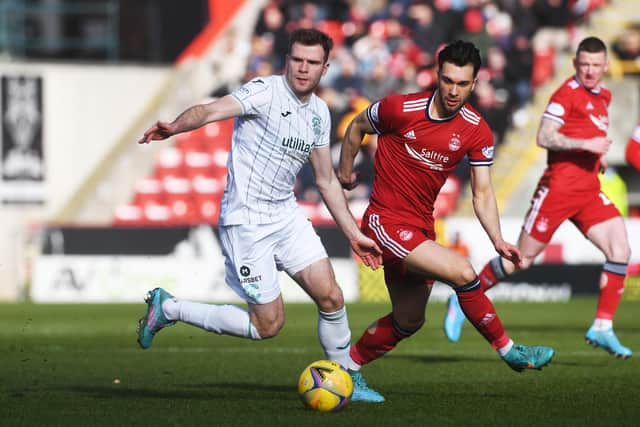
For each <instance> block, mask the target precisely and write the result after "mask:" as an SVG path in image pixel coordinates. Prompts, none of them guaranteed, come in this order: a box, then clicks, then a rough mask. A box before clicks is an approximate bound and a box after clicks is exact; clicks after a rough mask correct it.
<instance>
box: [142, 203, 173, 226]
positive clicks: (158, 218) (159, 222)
mask: <svg viewBox="0 0 640 427" xmlns="http://www.w3.org/2000/svg"><path fill="white" fill-rule="evenodd" d="M171 216H172V215H171V209H170V208H169V206H167V205H161V204H153V203H150V204H147V205H146V206H144V208H143V219H144V225H153V226H168V225H171Z"/></svg>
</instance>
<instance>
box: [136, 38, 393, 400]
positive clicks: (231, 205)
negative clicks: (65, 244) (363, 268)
mask: <svg viewBox="0 0 640 427" xmlns="http://www.w3.org/2000/svg"><path fill="white" fill-rule="evenodd" d="M332 47H333V41H332V40H331V38H329V37H328V36H327V35H326V34H324V33H322V32H320V31H317V30H311V29H302V30H296V31H294V32H293V33H292V34H291V38H290V41H289V51H288V54H287V58H286V66H285V74H284V75H274V76H269V77H259V78H255V79H253V80H251V81H250V82H248V83H246V84H244V85H243V86H241V87H240V88H238V89H237V90H235V91H234V92H232V93H231V94H229V95H227V96H224V97H222V98H220V99H218V100H216V101H213V102H211V103H208V104H204V105H196V106H193V107H191V108H189V109H187V110H186V111H184V112H183V113H182V114H180V115H179V116H178V117H177V118H176V119H175V120H174V121H173V122H171V123H167V122H161V121H159V122H157V123H156V124H154V125H153V126H151V127H150V128H149V129H148V130H147V131H146V132H145V133H144V135H143V137H142V138H141V139H140V140H139V141H138V143H140V144H146V143H149V142H151V141H153V140H161V139H165V138H168V137H170V136H172V135H175V134H177V133H181V132H186V131H190V130H193V129H195V128H198V127H200V126H203V125H205V124H207V123H210V122H215V121H218V120H224V119H228V118H230V117H236V122H235V126H234V130H233V139H232V149H231V154H230V156H229V159H228V161H227V167H228V176H227V186H226V188H225V191H224V195H223V197H222V205H221V212H220V221H219V224H220V228H219V233H220V240H221V244H222V249H223V253H224V257H225V267H226V277H225V279H226V282H227V284H228V285H229V286H230V287H231V288H232V289H233V290H234V291H235V292H236V293H237V294H238V295H239V296H240V297H242V298H243V299H244V300H245V301H246V302H247V305H248V310H244V309H242V308H240V307H237V306H234V305H213V304H202V303H197V302H191V301H183V300H179V299H176V298H174V297H173V296H172V295H170V294H169V293H168V292H166V291H165V290H164V289H161V288H156V289H153V290H152V291H150V292H149V293H148V294H147V297H146V301H147V304H148V308H147V312H146V314H145V316H144V317H143V318H142V319H140V323H139V330H138V343H139V344H140V346H141V347H142V348H149V347H150V346H151V343H152V340H153V337H154V335H155V334H156V333H157V332H158V331H159V330H160V329H162V328H163V327H165V326H170V325H173V324H175V322H176V321H178V320H179V321H183V322H185V323H189V324H191V325H194V326H197V327H200V328H202V329H205V330H207V331H212V332H215V333H217V334H222V335H231V336H236V337H241V338H249V339H253V340H261V339H265V338H271V337H274V336H276V335H277V334H278V332H279V331H280V329H281V328H282V326H283V324H284V306H283V301H282V295H281V292H280V285H279V283H278V271H279V270H284V271H286V272H287V273H288V274H289V275H290V276H291V277H292V278H293V279H294V280H295V281H296V282H297V283H298V285H300V287H302V289H303V290H304V291H305V292H306V293H307V294H308V295H309V296H310V297H311V298H312V299H313V301H314V302H315V303H316V305H317V306H318V314H319V315H318V336H319V339H320V343H321V345H322V347H323V349H324V352H325V356H326V357H327V358H328V359H331V360H334V361H336V362H338V363H340V364H341V365H342V366H344V367H346V368H350V367H351V365H352V364H353V362H352V361H351V359H350V357H349V349H350V343H351V331H350V329H349V323H348V319H347V313H346V310H345V306H344V298H343V295H342V291H341V289H340V287H339V286H338V284H337V283H336V280H335V275H334V272H333V269H332V267H331V264H330V262H329V259H328V256H327V253H326V251H325V248H324V246H323V245H322V242H321V241H320V239H319V237H318V235H317V234H316V233H315V231H314V229H313V227H312V225H311V222H310V221H309V220H308V219H307V217H306V215H305V214H304V213H303V211H302V209H300V208H299V207H298V205H297V203H296V200H295V196H294V193H293V188H294V184H295V180H296V175H297V174H298V172H299V171H300V169H301V167H302V166H303V164H304V163H305V162H307V161H310V162H311V166H312V168H313V171H314V173H315V177H316V185H317V186H318V189H319V191H320V194H321V195H322V198H323V199H324V201H325V203H326V205H327V207H328V209H329V211H330V212H331V214H332V215H333V217H334V219H335V220H336V223H337V224H338V226H339V227H340V228H341V230H342V231H343V232H344V233H345V235H346V236H347V238H348V239H349V241H350V243H351V247H352V248H353V250H354V251H355V252H356V254H357V255H359V256H360V257H361V258H362V260H363V262H364V263H365V264H366V265H368V266H370V267H372V268H374V269H375V268H377V267H378V266H379V265H380V262H381V258H380V254H381V250H380V248H379V247H378V246H377V245H376V243H375V242H374V241H373V240H371V239H369V238H368V237H366V236H365V235H364V234H362V232H361V231H360V230H359V228H358V226H357V224H356V222H355V220H354V219H353V216H352V214H351V212H350V211H349V208H348V205H347V203H346V199H345V197H344V193H343V191H342V187H341V185H340V183H339V182H338V180H337V178H336V175H335V173H334V171H333V167H332V163H331V156H330V150H329V142H330V141H329V137H330V130H331V119H330V116H329V109H328V107H327V105H326V104H325V102H324V101H322V100H321V99H320V98H319V97H318V96H316V95H315V94H314V93H313V91H314V90H315V89H316V87H317V86H318V83H319V82H320V78H321V77H322V75H324V73H325V72H326V70H327V68H328V66H329V63H328V56H329V52H330V50H331V48H332ZM352 376H353V377H354V379H355V380H357V381H354V383H355V385H356V390H354V395H353V397H352V399H353V400H365V401H367V400H369V401H370V400H376V401H379V400H380V398H381V396H379V395H377V393H376V392H375V391H373V390H371V389H369V388H368V387H367V386H366V383H365V382H364V380H363V379H362V377H361V375H360V374H359V373H358V372H356V371H353V373H352ZM371 396H373V398H372V397H371Z"/></svg>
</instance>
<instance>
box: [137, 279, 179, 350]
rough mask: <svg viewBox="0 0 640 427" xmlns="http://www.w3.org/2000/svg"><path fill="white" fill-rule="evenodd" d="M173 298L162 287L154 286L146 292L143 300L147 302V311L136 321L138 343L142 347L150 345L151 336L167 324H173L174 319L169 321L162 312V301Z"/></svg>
mask: <svg viewBox="0 0 640 427" xmlns="http://www.w3.org/2000/svg"><path fill="white" fill-rule="evenodd" d="M168 298H173V295H171V294H170V293H169V292H167V291H165V290H164V289H162V288H155V289H154V290H152V291H149V292H147V294H146V295H145V297H144V301H145V302H146V303H147V305H148V307H147V313H146V314H145V315H144V317H143V318H141V319H140V320H139V321H138V344H140V347H142V348H143V349H147V348H149V347H151V343H152V341H153V336H154V335H155V334H156V333H158V331H159V330H160V329H162V328H164V327H167V326H173V325H175V324H176V322H175V321H169V320H167V318H166V317H165V315H164V313H163V312H162V303H163V302H164V301H165V300H166V299H168Z"/></svg>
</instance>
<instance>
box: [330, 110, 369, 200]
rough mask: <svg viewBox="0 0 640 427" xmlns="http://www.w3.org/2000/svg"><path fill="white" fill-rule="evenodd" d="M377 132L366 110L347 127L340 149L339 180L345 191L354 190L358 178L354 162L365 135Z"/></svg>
mask: <svg viewBox="0 0 640 427" xmlns="http://www.w3.org/2000/svg"><path fill="white" fill-rule="evenodd" d="M374 132H375V131H374V130H373V127H372V126H371V123H370V122H369V119H368V118H367V113H366V110H365V111H362V112H361V113H360V114H358V115H357V116H356V117H354V119H353V120H352V121H351V123H349V126H347V130H346V131H345V133H344V138H343V139H342V146H341V148H340V164H339V165H338V180H339V181H340V184H341V185H342V188H344V189H345V190H353V189H354V188H355V186H356V185H358V183H357V179H358V176H357V174H356V173H354V172H353V162H354V160H355V158H356V155H358V151H359V150H360V144H361V143H362V139H363V138H364V135H365V134H372V133H374Z"/></svg>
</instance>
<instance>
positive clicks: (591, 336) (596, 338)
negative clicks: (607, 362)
mask: <svg viewBox="0 0 640 427" xmlns="http://www.w3.org/2000/svg"><path fill="white" fill-rule="evenodd" d="M584 338H585V339H586V340H587V342H588V343H589V344H591V345H592V346H594V347H601V348H602V349H604V350H606V351H608V352H609V353H610V354H612V355H614V356H615V357H618V358H620V359H628V358H630V357H631V356H632V355H633V352H632V351H631V349H630V348H627V347H625V346H623V345H622V344H620V341H618V337H616V334H615V333H614V332H613V328H609V329H606V330H604V331H597V330H595V329H593V327H591V328H589V330H588V331H587V334H586V335H585V337H584Z"/></svg>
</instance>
